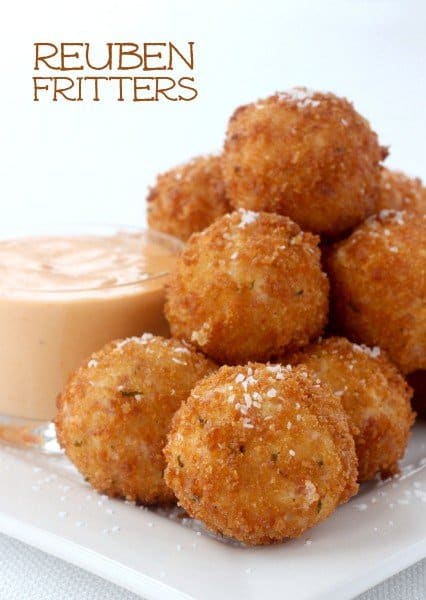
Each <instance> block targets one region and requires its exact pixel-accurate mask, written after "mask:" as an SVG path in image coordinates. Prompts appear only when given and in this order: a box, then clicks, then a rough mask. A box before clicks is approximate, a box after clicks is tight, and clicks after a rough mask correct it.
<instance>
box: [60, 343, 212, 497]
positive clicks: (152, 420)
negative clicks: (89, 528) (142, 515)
mask: <svg viewBox="0 0 426 600" xmlns="http://www.w3.org/2000/svg"><path fill="white" fill-rule="evenodd" d="M214 369H215V365H214V364H213V363H212V362H211V361H209V360H208V359H206V358H205V357H204V356H202V355H201V354H199V353H196V352H195V351H194V350H193V349H191V348H189V347H188V346H187V345H185V344H182V343H180V342H178V341H177V340H165V339H163V338H160V337H150V336H149V335H145V336H142V338H130V339H129V341H128V342H126V343H123V341H120V340H117V341H115V342H111V343H110V344H107V345H106V346H105V347H104V348H102V350H100V351H99V352H96V353H95V354H93V355H92V356H91V358H90V360H89V362H88V363H87V364H85V365H83V366H81V367H80V368H79V369H78V370H77V371H76V372H75V373H74V374H73V375H72V376H71V377H70V379H69V381H68V384H67V386H66V388H65V390H64V391H63V393H62V394H61V395H60V396H59V397H58V402H57V407H58V411H57V416H56V428H57V434H58V439H59V443H60V444H61V446H62V448H64V450H65V452H66V453H67V455H68V457H69V458H70V459H71V461H72V462H73V463H74V464H75V466H76V467H77V468H78V470H79V471H80V472H81V473H82V475H83V476H84V477H85V478H86V479H87V480H88V481H89V483H90V484H91V485H92V486H93V487H94V488H95V489H96V490H98V491H99V492H102V493H105V494H108V495H109V496H116V497H122V498H127V499H129V500H137V501H139V502H141V503H144V504H156V503H168V502H172V501H173V500H174V496H173V492H171V490H169V489H168V488H167V486H166V484H165V483H164V480H163V470H164V467H165V461H164V457H163V454H162V449H163V446H164V443H165V441H166V434H167V431H168V428H169V425H170V421H171V418H172V416H173V414H174V412H175V411H176V410H177V408H178V407H179V406H180V404H181V402H182V401H183V400H184V399H186V397H187V396H188V394H189V392H190V390H191V388H192V387H193V386H194V385H195V383H196V382H197V381H198V380H199V379H201V378H202V377H203V376H204V375H206V374H208V373H211V372H212V371H213V370H214Z"/></svg>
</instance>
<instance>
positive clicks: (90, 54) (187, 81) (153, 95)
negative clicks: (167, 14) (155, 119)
mask: <svg viewBox="0 0 426 600" xmlns="http://www.w3.org/2000/svg"><path fill="white" fill-rule="evenodd" d="M194 66H195V57H194V42H185V43H182V44H179V45H177V44H175V43H173V42H170V41H167V42H143V43H135V42H108V43H105V44H96V45H94V44H91V43H89V42H60V43H52V42H36V43H34V76H33V100H34V101H35V102H39V101H43V100H47V101H53V102H57V101H71V102H82V101H93V102H99V101H100V100H104V99H108V100H110V99H112V100H117V101H118V102H125V101H130V102H158V101H160V100H163V101H164V100H168V101H171V102H177V101H185V102H188V101H191V100H195V98H196V97H197V95H198V90H197V89H196V87H195V78H194V77H193V72H194Z"/></svg>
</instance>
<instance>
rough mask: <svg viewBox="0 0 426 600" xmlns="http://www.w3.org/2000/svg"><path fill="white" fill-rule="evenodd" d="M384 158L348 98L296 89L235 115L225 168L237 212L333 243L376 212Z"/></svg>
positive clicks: (375, 138) (224, 158) (229, 195)
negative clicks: (284, 220) (283, 218)
mask: <svg viewBox="0 0 426 600" xmlns="http://www.w3.org/2000/svg"><path fill="white" fill-rule="evenodd" d="M386 154H387V150H386V149H385V148H382V147H380V145H379V143H378V140H377V135H376V134H375V133H374V132H373V131H372V130H371V129H370V126H369V123H368V121H366V120H365V119H364V118H363V117H361V116H360V115H359V114H358V113H357V112H356V111H355V110H354V108H353V106H352V104H350V103H349V102H348V101H347V100H346V99H344V98H339V97H337V96H335V95H333V94H330V93H329V94H323V93H319V92H313V93H312V92H309V91H307V90H306V89H305V88H296V89H295V90H290V92H284V93H277V94H275V95H274V96H270V97H269V98H266V99H264V100H260V101H258V102H257V103H254V104H248V105H246V106H241V107H239V108H238V109H237V110H236V111H235V113H234V114H233V116H232V118H231V120H230V122H229V126H228V131H227V136H226V142H225V148H224V153H223V160H222V168H223V174H224V180H225V187H226V192H227V194H228V197H229V199H230V201H231V204H232V205H233V206H234V207H235V208H247V209H252V210H258V211H261V210H262V211H267V212H277V213H280V214H283V215H287V216H289V217H290V218H291V219H293V220H294V221H296V223H298V224H299V225H300V226H301V228H302V229H304V230H307V231H312V232H314V233H321V234H325V235H327V236H332V237H336V236H339V235H341V234H342V233H344V232H346V231H348V230H350V229H352V228H354V227H355V226H357V225H358V224H359V223H361V222H362V221H363V220H364V219H365V218H366V217H367V216H369V215H371V214H373V213H374V212H375V210H376V202H377V198H378V192H379V177H380V169H379V163H380V161H381V160H383V159H384V158H385V156H386Z"/></svg>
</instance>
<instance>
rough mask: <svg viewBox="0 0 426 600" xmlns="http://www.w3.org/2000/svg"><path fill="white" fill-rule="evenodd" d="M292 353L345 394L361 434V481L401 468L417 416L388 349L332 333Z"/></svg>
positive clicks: (342, 397) (356, 431) (348, 411)
mask: <svg viewBox="0 0 426 600" xmlns="http://www.w3.org/2000/svg"><path fill="white" fill-rule="evenodd" d="M287 358H288V360H289V362H290V363H291V364H293V365H296V364H298V363H303V364H304V365H305V366H306V367H308V368H309V369H311V371H313V372H314V374H315V376H316V377H318V378H319V379H321V381H323V382H325V383H327V384H328V385H329V386H330V388H331V390H332V391H333V393H334V395H335V396H336V397H337V398H340V400H341V402H342V404H343V408H344V410H345V412H346V414H347V415H348V418H349V425H350V427H351V430H352V434H353V435H354V439H355V447H356V453H357V457H358V471H359V476H358V477H359V481H366V480H369V479H373V478H374V477H375V475H376V474H377V473H381V475H382V476H383V477H387V476H390V475H394V474H395V473H397V472H398V470H399V469H398V461H399V460H400V459H401V458H402V457H403V456H404V452H405V449H406V447H407V443H408V438H409V433H410V427H411V425H412V424H413V422H414V413H413V412H412V410H411V405H410V398H411V395H412V390H411V388H410V387H409V386H408V385H407V383H406V381H405V380H404V378H403V377H402V375H401V374H400V373H399V372H398V370H397V369H396V367H395V366H394V365H393V364H392V363H391V362H390V361H389V359H388V358H387V357H386V356H385V354H384V353H383V352H382V351H381V350H380V349H379V348H378V347H377V346H376V347H374V348H369V347H368V346H364V345H359V344H352V343H351V342H349V340H347V339H345V338H339V337H332V338H328V339H323V340H319V341H317V342H316V343H314V344H311V345H309V346H307V347H306V348H304V349H303V350H301V351H299V352H297V353H295V354H294V355H292V356H289V357H287Z"/></svg>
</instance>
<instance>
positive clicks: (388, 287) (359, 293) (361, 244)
mask: <svg viewBox="0 0 426 600" xmlns="http://www.w3.org/2000/svg"><path fill="white" fill-rule="evenodd" d="M327 270H328V274H329V277H330V283H331V293H332V300H333V311H332V322H333V326H334V328H335V329H336V331H338V332H340V333H342V334H344V335H346V336H347V337H348V338H349V339H351V340H353V341H356V342H359V343H365V344H367V345H370V346H374V345H377V346H379V347H380V348H382V349H383V350H385V351H386V352H387V354H388V355H389V358H390V359H391V360H392V361H393V362H394V363H395V364H396V365H397V366H398V367H399V369H400V370H401V371H402V373H410V372H411V371H415V370H418V369H425V368H426V301H425V299H426V215H423V216H421V215H417V214H412V213H408V212H406V211H405V212H396V211H388V210H385V211H381V213H380V214H379V215H377V216H375V217H372V218H370V219H368V220H367V221H366V222H365V223H364V224H363V225H361V226H360V227H359V228H358V229H357V230H356V231H354V233H352V235H351V236H350V237H349V238H348V239H347V240H344V241H343V242H341V243H338V244H337V245H335V246H334V247H333V248H332V249H331V251H330V252H328V256H327Z"/></svg>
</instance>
